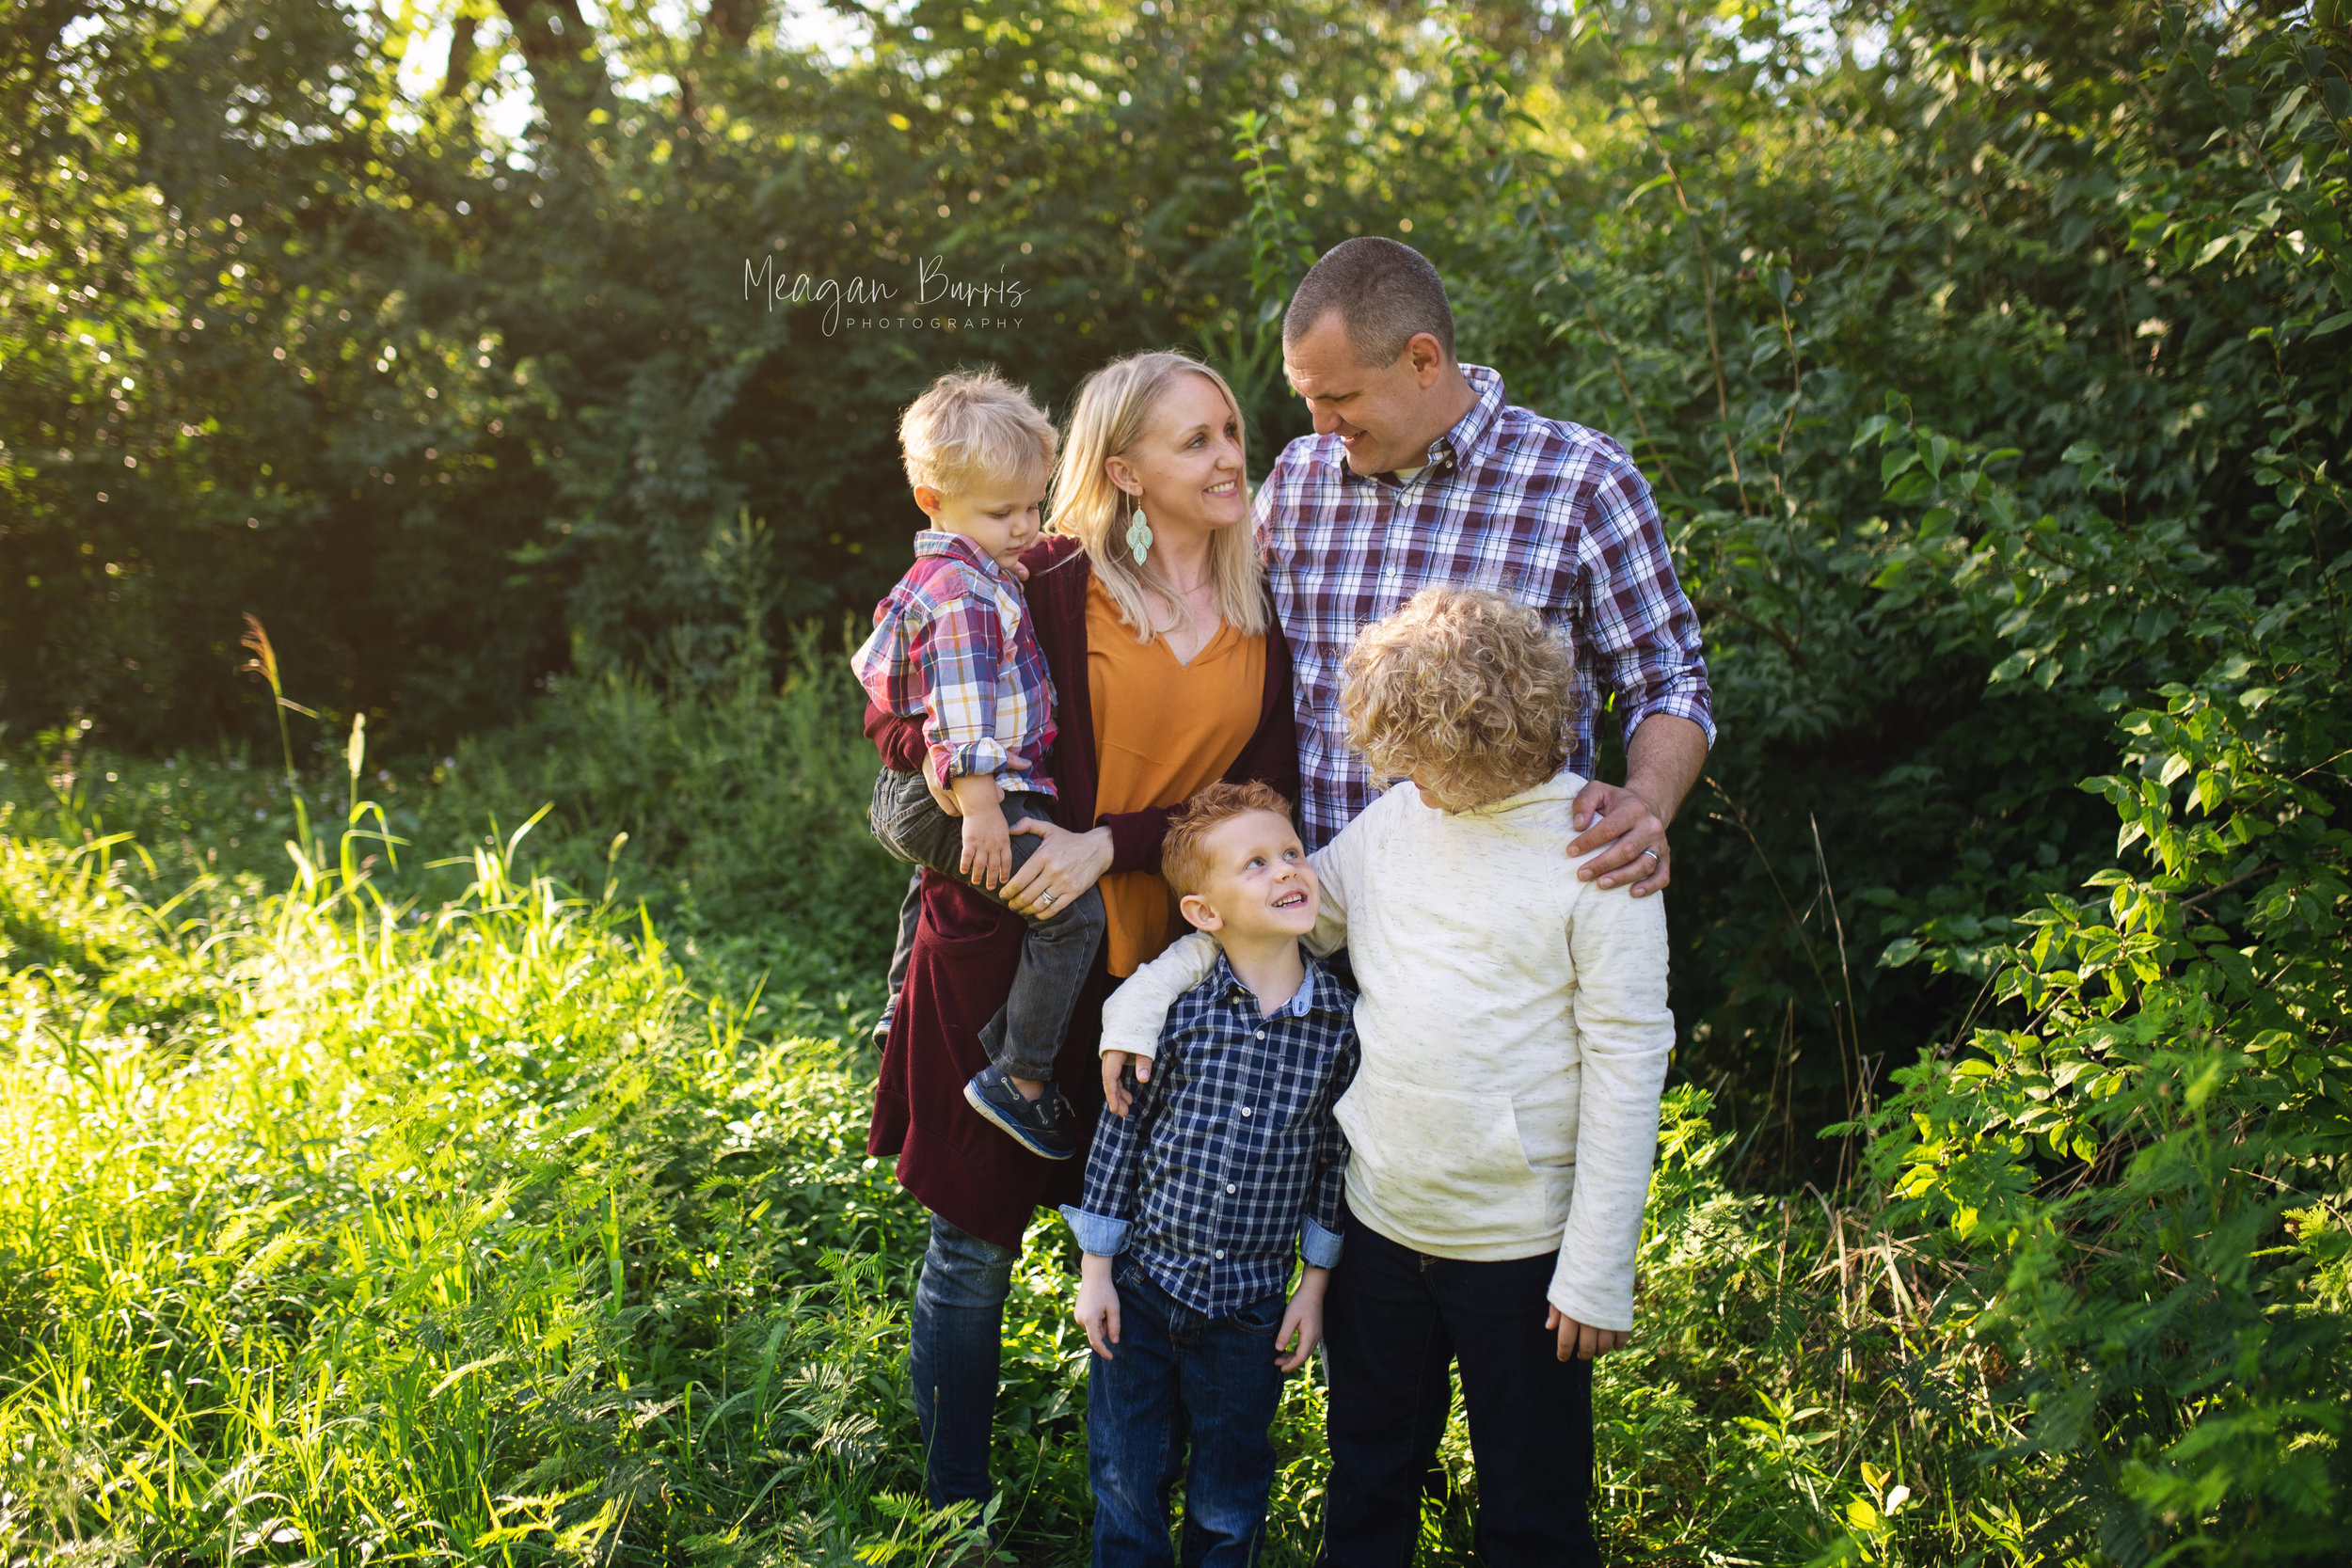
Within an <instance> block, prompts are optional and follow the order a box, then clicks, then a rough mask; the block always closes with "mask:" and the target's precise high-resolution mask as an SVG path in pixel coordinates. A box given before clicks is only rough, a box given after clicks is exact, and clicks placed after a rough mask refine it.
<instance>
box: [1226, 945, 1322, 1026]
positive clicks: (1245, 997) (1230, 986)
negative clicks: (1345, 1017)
mask: <svg viewBox="0 0 2352 1568" xmlns="http://www.w3.org/2000/svg"><path fill="white" fill-rule="evenodd" d="M1216 994H1217V995H1219V996H1221V997H1223V998H1225V1000H1227V1001H1228V1002H1238V1003H1244V1004H1247V1005H1248V1006H1250V1007H1252V1008H1255V1007H1256V1006H1258V997H1257V993H1256V992H1254V991H1252V990H1250V989H1249V988H1248V986H1246V985H1243V984H1242V981H1241V976H1240V975H1238V974H1234V973H1233V966H1232V964H1231V963H1229V962H1227V961H1226V958H1225V953H1224V950H1223V949H1222V948H1219V949H1218V950H1217V955H1216ZM1346 1010H1347V1006H1346V1003H1345V1001H1344V999H1343V988H1342V987H1341V985H1340V984H1339V982H1338V981H1337V980H1335V979H1333V978H1332V977H1331V975H1330V974H1329V972H1328V971H1327V970H1326V969H1325V968H1324V967H1323V960H1322V959H1321V958H1315V957H1314V956H1313V955H1311V954H1310V955H1308V957H1307V974H1306V978H1304V979H1302V980H1301V981H1299V983H1298V990H1296V991H1295V992H1294V993H1292V996H1291V999H1290V1000H1289V1001H1288V1002H1285V1003H1283V1004H1282V1005H1281V1006H1279V1007H1277V1008H1275V1009H1274V1011H1272V1012H1270V1013H1267V1014H1265V1015H1264V1016H1265V1017H1267V1018H1305V1017H1306V1016H1307V1015H1308V1014H1309V1013H1311V1012H1332V1011H1341V1012H1344V1011H1346Z"/></svg>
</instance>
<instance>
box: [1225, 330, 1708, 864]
mask: <svg viewBox="0 0 2352 1568" xmlns="http://www.w3.org/2000/svg"><path fill="white" fill-rule="evenodd" d="M1462 374H1463V375H1464V376H1465V377H1466V378H1467V379H1468V380H1469V382H1470V390H1471V391H1472V392H1474V393H1476V394H1477V399H1478V401H1477V402H1476V403H1474V404H1471V406H1470V412H1469V413H1467V414H1465V415H1463V416H1462V418H1461V419H1460V420H1458V421H1456V423H1455V424H1454V428H1453V429H1452V430H1450V431H1448V432H1447V433H1446V434H1445V435H1443V436H1439V437H1438V440H1437V442H1436V444H1434V445H1433V446H1431V447H1430V449H1429V462H1428V466H1427V467H1423V468H1422V469H1421V470H1420V471H1419V472H1417V473H1416V474H1414V476H1413V477H1412V478H1411V479H1409V480H1407V481H1406V482H1405V483H1401V484H1400V483H1397V481H1396V477H1395V476H1394V475H1393V474H1391V475H1385V476H1383V475H1365V474H1359V473H1357V472H1355V471H1354V470H1353V469H1351V468H1349V467H1348V466H1347V452H1346V449H1344V448H1343V447H1342V446H1341V445H1340V439H1339V437H1338V436H1300V437H1299V438H1298V439H1297V440H1295V441H1293V442H1292V443H1291V444H1290V445H1289V446H1287V447H1285V448H1283V449H1282V454H1281V455H1280V456H1279V457H1278V458H1276V459H1275V462H1274V471H1273V472H1272V473H1270V474H1268V475H1267V476H1266V481H1265V483H1263V484H1262V485H1260V486H1259V487H1258V499H1257V509H1256V514H1255V520H1256V527H1257V535H1258V546H1259V549H1260V550H1261V551H1262V552H1263V554H1264V556H1265V560H1266V568H1267V572H1268V575H1269V576H1270V577H1271V578H1272V579H1273V584H1274V603H1275V608H1276V610H1278V611H1279V613H1280V615H1281V618H1282V635H1283V636H1284V637H1285V638H1287V639H1288V640H1289V641H1290V648H1291V659H1292V679H1293V682H1294V685H1293V688H1292V690H1293V697H1294V700H1295V702H1296V704H1297V716H1298V770H1299V775H1300V782H1301V785H1302V788H1301V790H1300V800H1299V808H1300V815H1301V816H1303V817H1304V818H1305V829H1306V834H1305V836H1306V840H1307V847H1308V848H1310V849H1320V848H1322V847H1324V846H1325V845H1327V844H1328V843H1330V842H1331V839H1332V837H1333V835H1335V834H1336V833H1338V832H1339V831H1340V830H1341V829H1342V828H1344V827H1345V826H1347V824H1348V823H1349V822H1351V821H1353V820H1354V819H1355V816H1356V814H1357V813H1358V812H1359V811H1361V810H1363V809H1364V808H1365V807H1366V806H1368V805H1370V804H1371V803H1372V801H1373V799H1374V797H1375V796H1377V795H1378V794H1379V793H1380V791H1379V788H1378V787H1377V786H1376V785H1375V784H1374V783H1373V782H1372V778H1371V775H1370V774H1369V773H1368V772H1367V771H1366V770H1365V768H1364V763H1363V759H1362V758H1361V757H1359V756H1358V755H1357V754H1356V753H1355V752H1352V751H1350V750H1349V749H1348V745H1347V738H1346V731H1345V726H1344V724H1343V722H1342V721H1341V719H1340V667H1341V665H1342V664H1343V662H1344V661H1345V660H1346V658H1347V651H1348V649H1350V648H1352V647H1353V646H1355V643H1356V634H1357V633H1358V632H1359V631H1361V630H1362V629H1363V628H1364V627H1365V626H1369V625H1370V624H1371V623H1373V622H1375V621H1377V620H1379V619H1381V618H1382V617H1383V616H1385V615H1389V614H1391V613H1392V612H1393V611H1395V610H1398V609H1400V608H1402V607H1403V605H1404V603H1405V601H1406V600H1407V599H1409V598H1411V597H1412V596H1413V595H1414V594H1416V593H1419V592H1420V591H1421V590H1422V589H1423V588H1427V587H1430V586H1432V585H1435V584H1449V585H1452V586H1454V587H1460V588H1485V589H1489V590H1491V591H1493V592H1494V593H1498V594H1502V595H1503V596H1504V597H1506V598H1512V599H1517V600H1518V602H1519V603H1521V604H1523V605H1527V606H1529V607H1531V608H1532V609H1534V610H1540V611H1541V612H1542V613H1543V616H1544V618H1545V620H1546V621H1548V622H1549V623H1550V624H1551V626H1553V627H1555V628H1556V629H1557V630H1558V632H1559V633H1560V635H1561V636H1563V637H1565V639H1567V641H1568V644H1569V647H1570V649H1571V651H1572V652H1573V653H1574V655H1575V657H1576V684H1577V697H1578V699H1579V701H1578V705H1577V710H1576V718H1575V719H1574V720H1573V721H1571V725H1570V731H1569V735H1568V768H1570V770H1572V771H1574V772H1577V773H1581V774H1582V775H1583V776H1585V777H1586V778H1590V777H1592V773H1593V751H1594V747H1593V729H1594V721H1595V719H1596V717H1597V714H1598V713H1599V711H1600V697H1601V692H1602V691H1603V690H1604V689H1606V690H1607V691H1609V692H1610V693H1612V694H1613V695H1614V696H1615V698H1616V701H1617V714H1618V717H1619V719H1620V720H1621V721H1622V722H1623V723H1624V726H1625V736H1626V738H1627V739H1628V740H1631V739H1632V738H1633V731H1634V727H1635V726H1636V725H1638V724H1640V723H1641V721H1643V720H1645V719H1646V718H1648V717H1649V716H1650V715H1652V714H1654V713H1671V714H1675V715H1677V716H1678V717H1681V718H1684V719H1688V720H1690V721H1692V722H1693V723H1696V724H1697V725H1699V726H1700V727H1701V728H1702V729H1704V730H1705V731H1706V732H1707V736H1708V740H1709V741H1710V742H1711V741H1712V740H1713V739H1714V737H1715V721H1714V718H1713V716H1712V708H1711V705H1710V702H1709V698H1708V686H1707V662H1706V660H1705V658H1704V657H1701V645H1700V641H1699V621H1698V615H1697V613H1696V612H1695V611H1693V610H1692V608H1691V601H1690V600H1689V599H1688V598H1687V597H1685V596H1684V594H1683V592H1682V585H1681V584H1680V583H1679V582H1678V581H1677V579H1676V578H1675V569H1674V560H1673V557H1672V555H1671V554H1670V552H1669V551H1668V550H1667V547H1666V534H1665V530H1664V528H1663V526H1662V525H1661V522H1660V520H1659V516H1658V506H1657V503H1656V502H1655V501H1654V500H1653V499H1651V497H1650V490H1649V484H1648V483H1647V482H1646V481H1645V480H1644V479H1643V478H1642V475H1641V470H1639V469H1638V468H1636V467H1634V466H1633V459H1632V458H1631V457H1630V456H1629V455H1628V454H1627V452H1626V450H1625V449H1624V448H1623V447H1621V446H1619V445H1617V443H1616V442H1614V441H1613V440H1611V439H1610V438H1609V437H1608V436H1603V435H1601V434H1599V433H1598V432H1597V431H1591V430H1587V429H1585V428H1584V427H1583V426H1582V425H1575V424H1568V423H1565V422H1564V421H1562V420H1548V419H1546V418H1544V416H1542V415H1541V414H1537V413H1534V412H1532V411H1531V410H1528V409H1525V408H1514V407H1513V406H1511V404H1510V403H1509V402H1508V401H1507V400H1506V399H1505V398H1504V396H1503V390H1502V376H1500V375H1498V374H1497V373H1496V372H1493V371H1490V370H1488V369H1487V368H1486V366H1484V365H1464V366H1463V367H1462Z"/></svg>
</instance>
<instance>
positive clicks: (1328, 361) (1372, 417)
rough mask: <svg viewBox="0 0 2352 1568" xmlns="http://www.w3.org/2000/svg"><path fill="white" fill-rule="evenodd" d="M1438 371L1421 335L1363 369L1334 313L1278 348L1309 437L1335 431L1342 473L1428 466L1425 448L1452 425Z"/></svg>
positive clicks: (1433, 342)
mask: <svg viewBox="0 0 2352 1568" xmlns="http://www.w3.org/2000/svg"><path fill="white" fill-rule="evenodd" d="M1446 369H1447V361H1446V357H1445V353H1444V351H1443V350H1441V349H1440V348H1438V340H1437V339H1436V338H1434V337H1432V336H1430V335H1429V334H1428V333H1426V332H1424V333H1422V334H1420V335H1418V336H1417V337H1415V338H1413V339H1412V340H1411V341H1409V342H1407V343H1406V345H1405V352H1404V353H1403V354H1400V355H1398V356H1396V359H1395V360H1394V362H1393V363H1391V364H1387V365H1367V364H1365V363H1364V362H1363V361H1362V360H1361V359H1359V357H1357V354H1356V345H1355V344H1353V343H1351V342H1349V341H1348V339H1347V328H1346V327H1345V326H1344V325H1342V323H1341V321H1340V313H1339V312H1338V311H1337V310H1326V311H1325V312H1324V313H1323V319H1322V320H1320V321H1318V322H1316V323H1315V325H1312V326H1311V327H1309V328H1308V329H1307V330H1306V331H1305V332H1304V333H1302V334H1301V335H1300V336H1299V339H1298V341H1296V342H1294V343H1286V344H1284V345H1283V348H1282V370H1283V372H1284V373H1286V374H1287V375H1288V376H1289V377H1290V383H1291V388H1292V389H1293V390H1294V391H1295V392H1297V394H1298V395H1299V396H1300V397H1302V398H1305V399H1306V400H1307V406H1308V408H1309V409H1311V410H1312V412H1313V414H1314V417H1315V434H1316V435H1318V436H1329V435H1332V434H1333V433H1335V432H1336V433H1337V434H1338V436H1339V438H1340V444H1341V446H1343V447H1344V448H1345V449H1346V451H1347V466H1348V467H1350V468H1352V469H1354V470H1355V471H1356V472H1358V473H1359V474H1380V473H1386V472H1388V471H1389V470H1390V469H1391V468H1418V467H1421V466H1422V464H1423V463H1425V462H1427V461H1428V460H1429V444H1430V443H1431V442H1432V441H1435V440H1436V439H1437V438H1438V436H1442V435H1444V434H1445V433H1446V431H1447V430H1448V429H1449V428H1450V427H1451V426H1452V424H1453V422H1454V419H1453V417H1452V404H1451V402H1450V400H1449V397H1448V389H1447V388H1446V386H1445V385H1444V380H1445V371H1446Z"/></svg>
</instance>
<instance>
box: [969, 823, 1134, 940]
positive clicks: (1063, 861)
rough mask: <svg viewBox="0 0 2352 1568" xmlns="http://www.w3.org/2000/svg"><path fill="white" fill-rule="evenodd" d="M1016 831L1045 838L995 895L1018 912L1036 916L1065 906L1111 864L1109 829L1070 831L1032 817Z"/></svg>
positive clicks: (1097, 878) (1019, 825)
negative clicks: (1019, 869)
mask: <svg viewBox="0 0 2352 1568" xmlns="http://www.w3.org/2000/svg"><path fill="white" fill-rule="evenodd" d="M1012 831H1013V832H1016V833H1034V834H1035V835H1036V836H1037V837H1039V838H1041V839H1043V840H1044V841H1045V842H1044V843H1042V844H1041V845H1039V846H1038V847H1037V852H1036V853H1035V854H1033V855H1031V856H1030V857H1029V863H1028V864H1026V865H1025V866H1023V867H1022V868H1021V874H1020V875H1019V876H1017V877H1015V878H1013V879H1012V880H1011V881H1009V882H1007V883H1006V884H1005V887H1004V891H1003V892H1002V893H1000V894H998V895H997V896H998V897H1000V898H1002V899H1003V900H1004V901H1005V907H1006V908H1008V909H1009V910H1010V911H1012V912H1013V913H1015V914H1017V915H1022V916H1025V917H1029V918H1037V917H1040V916H1043V915H1049V914H1052V913H1054V912H1055V911H1057V910H1066V909H1068V908H1069V907H1070V901H1071V900H1072V899H1073V898H1076V897H1078V896H1079V895H1082V894H1084V893H1085V892H1086V890H1087V889H1089V888H1090V887H1092V886H1093V885H1094V884H1095V883H1096V882H1097V881H1099V880H1101V879H1102V876H1103V873H1104V872H1105V871H1108V870H1109V869H1110V868H1111V831H1110V830H1109V829H1108V828H1095V829H1092V830H1090V831H1089V832H1083V833H1073V832H1071V831H1070V830H1069V829H1067V828H1057V827H1056V826H1054V824H1053V823H1051V822H1040V821H1039V820H1037V819H1036V818H1035V817H1031V818H1029V819H1028V820H1026V821H1025V822H1021V823H1017V824H1015V825H1014V827H1013V830H1012Z"/></svg>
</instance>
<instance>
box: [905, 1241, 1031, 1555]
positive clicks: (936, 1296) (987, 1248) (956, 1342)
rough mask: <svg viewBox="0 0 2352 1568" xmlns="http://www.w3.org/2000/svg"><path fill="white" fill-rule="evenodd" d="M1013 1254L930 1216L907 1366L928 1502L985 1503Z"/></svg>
mask: <svg viewBox="0 0 2352 1568" xmlns="http://www.w3.org/2000/svg"><path fill="white" fill-rule="evenodd" d="M1015 1256H1016V1255H1015V1254H1013V1253H1010V1252H1008V1251H1006V1250H1005V1249H1004V1248H1003V1247H1000V1246H998V1245H997V1244H996V1243H993V1242H984V1241H982V1240H980V1238H978V1237H977V1236H975V1235H973V1234H971V1233H970V1232H969V1231H965V1230H960V1229H958V1228H957V1227H954V1226H952V1225H949V1224H948V1223H947V1222H946V1220H943V1219H941V1218H940V1217H939V1216H938V1215H937V1214H933V1215H932V1216H931V1242H930V1248H929V1249H928V1250H927V1251H925V1253H924V1254H923V1277H922V1281H921V1283H919V1284H917V1285H916V1286H915V1288H914V1313H913V1314H912V1320H913V1321H912V1323H911V1324H910V1326H911V1328H912V1330H913V1333H912V1335H911V1336H910V1338H912V1339H913V1341H914V1343H913V1345H912V1346H911V1347H910V1351H909V1354H908V1357H907V1373H908V1376H909V1378H910V1380H911V1381H912V1382H913V1383H914V1417H915V1419H916V1421H917V1422H919V1423H920V1424H921V1426H922V1429H923V1481H924V1484H925V1486H926V1488H927V1489H928V1490H929V1491H930V1497H931V1506H932V1507H933V1508H939V1507H943V1506H945V1505H946V1504H947V1503H951V1502H959V1501H961V1500H963V1499H966V1498H970V1499H973V1500H975V1501H977V1502H979V1503H981V1504H982V1505H983V1506H985V1505H986V1503H987V1501H988V1498H989V1496H990V1494H991V1491H992V1488H991V1487H990V1485H989V1481H988V1449H989V1430H990V1427H991V1425H992V1424H993V1422H994V1420H995V1418H996V1373H997V1359H998V1355H999V1354H1000V1352H1001V1349H1002V1346H1003V1341H1004V1333H1005V1297H1006V1296H1007V1295H1009V1294H1010V1293H1011V1291H1012V1265H1013V1260H1014V1258H1015Z"/></svg>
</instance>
